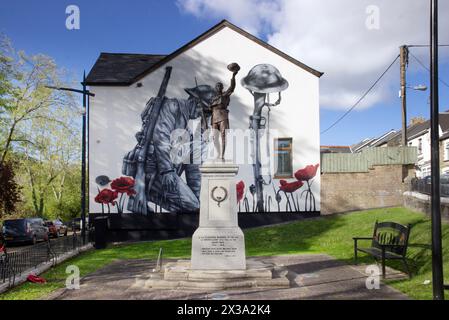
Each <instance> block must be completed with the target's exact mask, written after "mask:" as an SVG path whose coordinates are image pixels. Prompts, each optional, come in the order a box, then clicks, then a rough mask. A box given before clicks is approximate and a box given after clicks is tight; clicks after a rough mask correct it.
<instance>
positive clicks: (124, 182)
mask: <svg viewBox="0 0 449 320" xmlns="http://www.w3.org/2000/svg"><path fill="white" fill-rule="evenodd" d="M134 183H135V182H134V179H133V178H131V177H121V178H118V179H115V180H114V181H112V182H111V188H112V189H113V190H115V191H117V192H119V193H126V194H127V195H128V196H131V195H133V194H135V193H136V192H135V191H134V189H133V187H134Z"/></svg>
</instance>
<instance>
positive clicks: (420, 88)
mask: <svg viewBox="0 0 449 320" xmlns="http://www.w3.org/2000/svg"><path fill="white" fill-rule="evenodd" d="M404 70H405V69H404ZM401 82H402V86H401V90H399V98H401V99H402V146H403V147H406V146H407V142H408V137H407V98H406V97H407V95H406V94H407V89H411V90H415V91H427V86H426V85H423V84H419V85H417V86H407V85H406V84H405V83H406V82H405V72H402V73H401Z"/></svg>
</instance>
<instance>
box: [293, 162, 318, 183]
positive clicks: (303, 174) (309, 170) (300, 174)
mask: <svg viewBox="0 0 449 320" xmlns="http://www.w3.org/2000/svg"><path fill="white" fill-rule="evenodd" d="M319 166H320V165H319V164H317V165H310V166H307V167H305V168H304V169H301V170H298V171H296V173H295V178H296V179H298V180H299V181H309V180H310V179H313V178H314V177H315V176H316V172H317V170H318V167H319Z"/></svg>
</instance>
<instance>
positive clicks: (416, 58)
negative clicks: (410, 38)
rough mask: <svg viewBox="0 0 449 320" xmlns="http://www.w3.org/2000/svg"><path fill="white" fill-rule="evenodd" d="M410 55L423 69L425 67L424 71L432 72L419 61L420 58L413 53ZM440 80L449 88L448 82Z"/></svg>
mask: <svg viewBox="0 0 449 320" xmlns="http://www.w3.org/2000/svg"><path fill="white" fill-rule="evenodd" d="M409 53H410V55H411V56H412V57H413V59H415V60H416V61H417V62H418V63H419V64H420V65H421V67H423V68H424V69H426V70H427V71H429V72H430V69H429V68H428V67H427V66H426V65H425V64H424V63H423V62H422V61H421V60H419V59H418V57H416V56H415V55H414V54H413V53H411V52H409ZM438 80H440V82H441V83H442V84H444V85H445V86H446V87H448V88H449V84H448V83H447V82H446V81H444V80H443V79H441V78H440V77H438Z"/></svg>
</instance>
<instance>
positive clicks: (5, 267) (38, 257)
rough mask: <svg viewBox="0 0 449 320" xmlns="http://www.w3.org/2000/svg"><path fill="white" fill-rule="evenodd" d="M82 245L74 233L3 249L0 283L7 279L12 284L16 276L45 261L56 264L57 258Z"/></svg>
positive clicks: (0, 257) (0, 262)
mask: <svg viewBox="0 0 449 320" xmlns="http://www.w3.org/2000/svg"><path fill="white" fill-rule="evenodd" d="M82 245H83V243H82V238H81V236H80V235H78V234H76V233H74V234H73V235H71V236H66V237H61V238H58V239H54V240H48V241H45V242H42V243H38V244H35V245H33V246H29V247H26V248H17V249H16V250H14V251H8V249H5V251H4V252H2V253H0V284H3V283H6V281H8V282H9V284H10V286H12V285H14V282H15V278H16V277H18V276H21V275H22V274H24V273H25V272H28V271H30V270H31V269H33V268H36V267H37V266H38V265H40V264H42V263H45V262H51V263H53V265H56V264H57V262H58V258H60V257H61V256H62V255H64V254H66V253H69V252H71V251H74V250H76V249H78V248H79V247H81V246H82Z"/></svg>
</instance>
